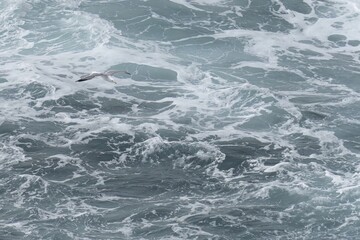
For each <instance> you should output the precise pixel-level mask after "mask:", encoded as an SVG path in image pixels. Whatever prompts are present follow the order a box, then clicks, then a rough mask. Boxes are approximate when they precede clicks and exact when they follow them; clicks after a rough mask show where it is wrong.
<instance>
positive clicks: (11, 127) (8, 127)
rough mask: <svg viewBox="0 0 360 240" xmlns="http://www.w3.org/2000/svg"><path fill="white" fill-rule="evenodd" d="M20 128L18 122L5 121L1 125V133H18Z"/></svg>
mask: <svg viewBox="0 0 360 240" xmlns="http://www.w3.org/2000/svg"><path fill="white" fill-rule="evenodd" d="M19 129H20V126H19V125H18V124H17V123H14V122H11V121H4V122H2V123H1V125H0V135H1V134H10V135H13V134H16V132H17V131H18V130H19Z"/></svg>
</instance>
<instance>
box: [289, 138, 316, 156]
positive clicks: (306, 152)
mask: <svg viewBox="0 0 360 240" xmlns="http://www.w3.org/2000/svg"><path fill="white" fill-rule="evenodd" d="M288 139H289V141H290V142H291V143H292V144H293V145H294V146H296V147H295V149H296V150H297V152H298V153H299V154H300V155H303V156H310V155H311V154H321V146H320V141H319V139H317V138H315V137H311V136H307V135H303V134H291V135H290V136H288Z"/></svg>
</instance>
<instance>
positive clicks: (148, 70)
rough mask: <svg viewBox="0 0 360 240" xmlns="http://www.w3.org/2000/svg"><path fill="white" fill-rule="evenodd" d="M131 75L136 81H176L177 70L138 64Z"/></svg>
mask: <svg viewBox="0 0 360 240" xmlns="http://www.w3.org/2000/svg"><path fill="white" fill-rule="evenodd" d="M131 77H132V79H134V80H135V81H145V82H148V81H149V82H157V83H162V82H163V83H166V82H176V81H177V72H175V71H173V70H171V69H165V68H159V67H152V66H148V65H137V66H136V69H135V71H134V72H133V73H132V75H131Z"/></svg>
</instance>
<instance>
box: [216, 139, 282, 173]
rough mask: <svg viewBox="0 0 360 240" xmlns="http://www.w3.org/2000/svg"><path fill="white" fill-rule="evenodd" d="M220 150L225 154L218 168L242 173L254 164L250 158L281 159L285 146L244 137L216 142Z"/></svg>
mask: <svg viewBox="0 0 360 240" xmlns="http://www.w3.org/2000/svg"><path fill="white" fill-rule="evenodd" d="M218 145H219V147H220V150H221V152H223V153H224V154H225V156H226V157H225V159H224V160H223V161H222V162H221V163H219V165H218V168H219V169H220V170H228V169H233V170H234V173H235V174H241V173H244V171H247V170H251V169H252V168H253V167H256V165H253V163H252V162H251V161H250V160H253V159H257V158H259V157H260V158H268V159H273V158H277V159H281V158H282V153H283V151H285V150H286V148H285V147H282V148H278V147H276V145H275V144H274V143H272V144H270V145H269V143H263V142H260V141H259V140H257V139H253V138H245V139H242V140H237V141H233V142H222V143H218Z"/></svg>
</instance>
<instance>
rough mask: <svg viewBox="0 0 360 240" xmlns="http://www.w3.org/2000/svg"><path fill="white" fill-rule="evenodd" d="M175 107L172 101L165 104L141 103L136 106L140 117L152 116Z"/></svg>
mask: <svg viewBox="0 0 360 240" xmlns="http://www.w3.org/2000/svg"><path fill="white" fill-rule="evenodd" d="M174 107H175V106H174V105H173V102H172V101H165V102H142V103H140V104H139V105H138V106H137V109H138V111H139V113H140V114H141V115H146V116H152V115H156V114H159V113H161V112H164V111H168V110H170V109H172V108H174Z"/></svg>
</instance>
